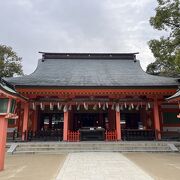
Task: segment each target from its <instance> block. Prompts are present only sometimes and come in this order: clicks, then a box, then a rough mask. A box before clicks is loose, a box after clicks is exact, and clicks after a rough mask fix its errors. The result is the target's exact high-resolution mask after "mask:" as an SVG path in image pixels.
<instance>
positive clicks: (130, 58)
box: [6, 53, 179, 87]
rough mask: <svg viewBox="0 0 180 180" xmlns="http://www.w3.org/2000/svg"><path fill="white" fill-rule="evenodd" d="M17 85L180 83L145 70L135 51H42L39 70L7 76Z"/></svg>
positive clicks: (175, 84)
mask: <svg viewBox="0 0 180 180" xmlns="http://www.w3.org/2000/svg"><path fill="white" fill-rule="evenodd" d="M6 80H7V81H8V82H10V83H12V84H13V85H15V86H37V87H41V86H42V87H50V86H53V87H141V86H148V87H149V86H150V87H153V86H177V85H178V84H179V83H178V82H177V79H175V78H167V77H160V76H153V75H149V74H147V73H145V72H144V71H143V70H142V68H141V66H140V62H139V61H138V60H136V57H135V53H127V54H126V53H123V54H120V53H119V54H118V53H115V54H107V53H106V54H105V53H43V58H42V59H40V60H39V62H38V66H37V68H36V70H35V71H34V72H33V73H32V74H30V75H27V76H22V77H14V78H9V79H6Z"/></svg>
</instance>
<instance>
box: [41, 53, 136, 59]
mask: <svg viewBox="0 0 180 180" xmlns="http://www.w3.org/2000/svg"><path fill="white" fill-rule="evenodd" d="M39 53H41V54H42V58H43V59H118V60H119V59H123V60H136V54H138V52H136V53H53V52H39Z"/></svg>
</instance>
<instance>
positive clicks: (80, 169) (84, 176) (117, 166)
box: [56, 152, 153, 180]
mask: <svg viewBox="0 0 180 180" xmlns="http://www.w3.org/2000/svg"><path fill="white" fill-rule="evenodd" d="M152 179H153V178H152V177H150V176H149V175H148V174H147V173H145V172H144V171H143V170H141V169H140V168H139V167H138V166H137V165H135V164H134V163H133V162H131V161H130V160H129V159H127V158H126V157H125V156H124V155H122V154H120V153H111V152H110V153H108V152H107V153H105V152H85V153H84V152H83V153H70V154H69V155H68V157H67V159H66V161H65V163H64V165H63V167H62V169H61V170H60V172H59V174H58V176H57V178H56V180H152Z"/></svg>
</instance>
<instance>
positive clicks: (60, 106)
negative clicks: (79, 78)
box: [57, 102, 62, 111]
mask: <svg viewBox="0 0 180 180" xmlns="http://www.w3.org/2000/svg"><path fill="white" fill-rule="evenodd" d="M57 108H58V110H59V111H61V109H62V104H60V103H59V102H58V104H57Z"/></svg>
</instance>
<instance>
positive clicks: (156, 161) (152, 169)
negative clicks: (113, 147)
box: [123, 153, 180, 180]
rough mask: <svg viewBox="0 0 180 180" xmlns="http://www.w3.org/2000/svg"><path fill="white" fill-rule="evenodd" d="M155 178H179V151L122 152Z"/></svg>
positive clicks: (161, 179)
mask: <svg viewBox="0 0 180 180" xmlns="http://www.w3.org/2000/svg"><path fill="white" fill-rule="evenodd" d="M123 154H124V155H125V156H126V157H127V158H128V159H129V160H131V161H133V162H134V163H135V164H136V165H138V166H139V167H140V168H142V169H143V170H144V171H146V172H147V173H148V174H149V175H151V176H152V177H153V178H154V179H157V180H179V179H180V153H123Z"/></svg>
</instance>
